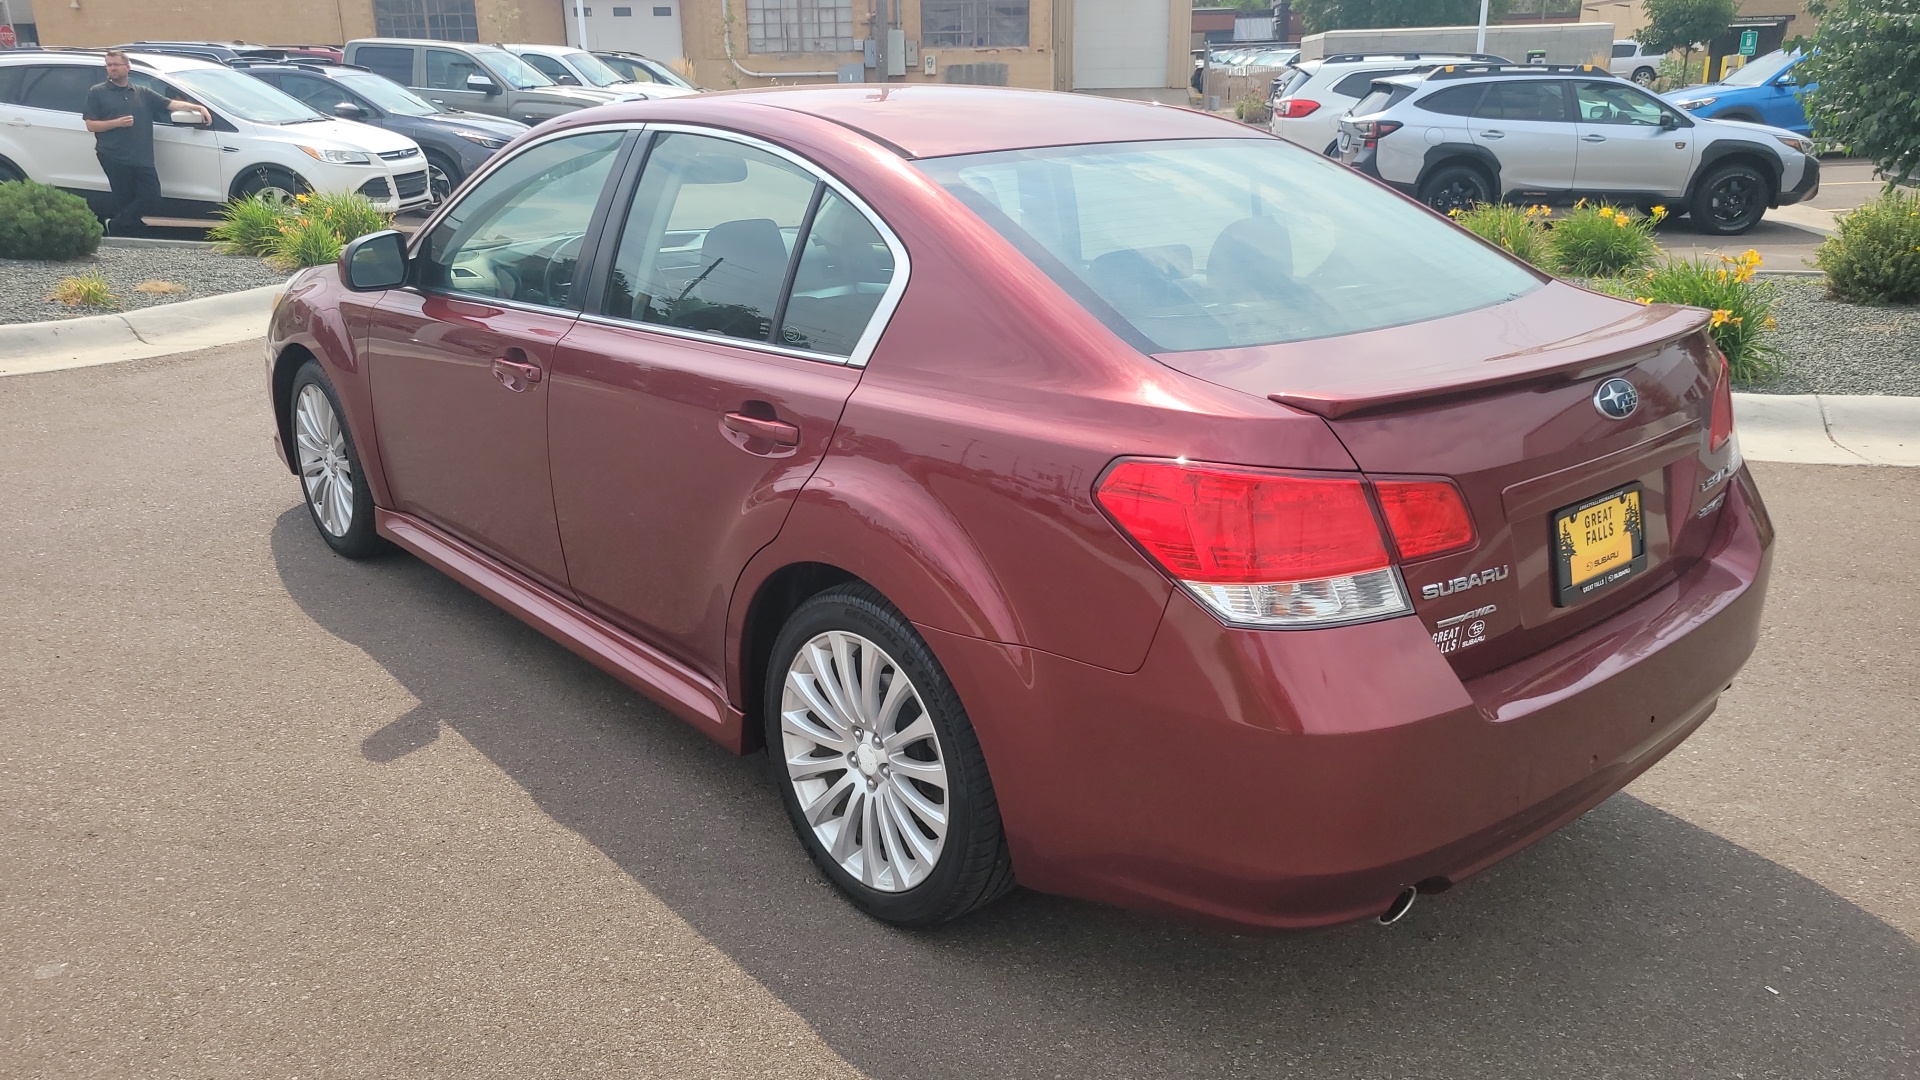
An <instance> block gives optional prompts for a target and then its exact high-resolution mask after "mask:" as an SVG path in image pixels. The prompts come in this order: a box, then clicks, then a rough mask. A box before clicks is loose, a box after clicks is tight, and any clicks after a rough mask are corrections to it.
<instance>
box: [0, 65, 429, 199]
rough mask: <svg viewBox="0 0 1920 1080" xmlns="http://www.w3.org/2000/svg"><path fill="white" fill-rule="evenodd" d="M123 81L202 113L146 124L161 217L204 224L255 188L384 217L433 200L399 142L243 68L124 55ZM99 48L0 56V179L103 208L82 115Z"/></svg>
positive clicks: (415, 155) (421, 161)
mask: <svg viewBox="0 0 1920 1080" xmlns="http://www.w3.org/2000/svg"><path fill="white" fill-rule="evenodd" d="M127 59H128V60H129V61H130V62H131V63H132V66H133V74H132V75H131V79H132V81H133V82H134V84H135V85H137V86H144V87H147V88H148V89H150V90H152V91H154V92H155V93H157V94H159V95H161V96H162V97H166V98H169V99H172V100H176V101H178V100H186V101H195V102H199V103H200V104H202V105H205V106H206V107H207V109H208V110H209V111H211V112H212V114H213V123H212V124H210V125H208V124H202V123H201V122H200V117H199V114H198V113H185V112H182V113H175V114H174V119H173V122H172V123H170V124H169V123H162V124H156V125H154V131H153V157H154V165H155V168H156V169H157V170H158V172H159V174H160V194H161V196H162V197H163V198H164V199H165V200H166V201H165V203H163V207H164V209H163V211H162V212H163V213H167V214H169V215H170V216H183V217H203V216H208V215H210V214H212V213H214V212H216V211H217V210H218V209H219V208H220V207H221V206H222V205H223V204H225V203H226V202H227V201H228V200H229V199H236V198H245V197H246V196H248V195H253V194H256V193H260V192H266V193H269V194H277V195H281V196H291V195H295V194H298V193H299V192H302V191H357V192H359V193H360V194H362V195H365V196H366V197H367V198H368V199H370V200H371V201H372V202H373V204H374V205H375V206H377V207H379V208H380V209H381V210H384V211H386V212H388V213H398V212H400V211H403V210H410V209H412V208H414V207H417V206H424V205H426V204H428V203H429V202H431V201H432V199H433V195H432V193H431V191H430V190H429V188H428V184H427V159H426V158H425V157H424V156H423V155H422V154H421V152H420V147H419V146H418V145H417V144H416V143H414V141H413V140H412V139H409V138H407V137H406V136H404V135H396V134H394V133H392V132H389V131H382V130H381V129H379V128H376V127H371V126H369V125H366V124H357V123H354V122H353V121H351V120H340V119H336V118H334V117H330V116H322V115H321V114H320V113H317V112H315V111H313V110H312V109H310V108H308V107H307V106H306V105H305V104H303V103H302V102H300V101H298V100H296V99H294V98H292V97H289V96H287V95H286V94H283V93H281V92H280V91H278V90H276V89H274V88H273V87H271V86H268V85H267V84H266V83H264V82H261V81H260V80H259V79H256V78H253V77H252V76H250V75H247V74H245V73H244V72H240V71H235V70H234V69H232V68H228V67H222V66H221V65H219V64H213V63H208V62H207V61H205V60H194V59H189V58H187V57H181V56H163V55H160V54H157V53H138V52H135V53H129V54H128V57H127ZM106 77H107V73H106V68H105V67H104V66H103V64H102V61H101V58H100V54H99V53H97V52H77V51H76V52H68V51H64V50H63V51H59V52H41V51H37V50H29V51H20V52H0V180H20V179H26V180H36V181H38V182H40V183H43V184H50V185H52V186H54V187H58V188H64V189H66V190H67V191H70V192H73V193H74V194H76V195H79V196H81V197H83V198H87V199H88V201H89V202H92V203H95V204H97V205H96V207H95V208H96V209H102V208H104V206H105V205H106V202H107V198H108V191H109V189H108V186H107V177H106V174H105V173H103V172H101V171H100V162H99V160H98V159H97V158H95V157H94V152H93V147H94V138H93V135H91V134H90V133H89V132H88V131H87V126H86V122H85V121H84V120H83V119H82V118H81V115H80V114H81V111H82V110H83V109H84V108H85V107H86V101H87V91H88V90H89V89H90V88H92V87H93V86H94V84H96V83H100V82H104V81H105V80H106Z"/></svg>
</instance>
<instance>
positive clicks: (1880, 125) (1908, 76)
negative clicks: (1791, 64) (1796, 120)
mask: <svg viewBox="0 0 1920 1080" xmlns="http://www.w3.org/2000/svg"><path fill="white" fill-rule="evenodd" d="M1807 10H1808V11H1810V12H1812V13H1813V15H1814V17H1815V18H1817V19H1819V20H1820V32H1819V33H1818V34H1817V35H1816V36H1815V37H1814V53H1813V56H1812V58H1811V59H1809V60H1808V61H1807V63H1806V66H1805V69H1806V72H1807V74H1806V75H1804V76H1802V77H1801V81H1802V82H1817V83H1819V84H1820V85H1819V87H1818V88H1817V89H1816V90H1814V91H1813V93H1812V94H1811V95H1810V98H1811V102H1810V104H1811V108H1810V109H1809V110H1808V111H1809V113H1810V114H1811V115H1812V117H1813V122H1814V130H1815V131H1816V132H1817V133H1818V134H1819V135H1820V137H1821V138H1823V139H1832V140H1834V141H1835V142H1838V143H1841V144H1843V145H1845V146H1847V147H1848V148H1850V149H1851V150H1852V152H1853V153H1856V154H1859V155H1861V156H1862V157H1867V158H1871V159H1872V160H1873V163H1874V164H1875V165H1876V166H1878V167H1879V169H1880V173H1881V175H1883V176H1885V177H1886V178H1887V180H1888V183H1889V184H1890V185H1891V184H1894V183H1900V182H1903V181H1907V180H1911V179H1913V178H1914V176H1915V175H1916V174H1920V123H1916V122H1915V121H1914V117H1915V116H1920V0H1814V2H1813V3H1810V4H1808V5H1807Z"/></svg>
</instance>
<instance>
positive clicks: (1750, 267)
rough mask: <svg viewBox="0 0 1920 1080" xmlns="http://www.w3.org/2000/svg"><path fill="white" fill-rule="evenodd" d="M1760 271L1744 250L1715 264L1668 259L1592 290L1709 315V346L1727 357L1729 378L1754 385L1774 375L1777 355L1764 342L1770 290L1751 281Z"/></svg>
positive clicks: (1770, 324) (1769, 324) (1769, 323)
mask: <svg viewBox="0 0 1920 1080" xmlns="http://www.w3.org/2000/svg"><path fill="white" fill-rule="evenodd" d="M1759 268H1760V253H1759V252H1757V251H1752V250H1749V251H1748V252H1747V253H1746V254H1744V255H1741V256H1738V257H1734V256H1729V255H1722V256H1720V257H1719V258H1718V259H1715V260H1709V259H1699V260H1695V261H1682V260H1679V259H1673V260H1669V261H1668V262H1667V264H1666V265H1665V266H1661V267H1656V268H1654V269H1652V270H1647V271H1644V272H1642V273H1638V274H1629V275H1626V276H1623V277H1615V278H1603V279H1600V280H1598V281H1595V282H1594V283H1593V287H1594V288H1596V289H1599V290H1600V291H1601V292H1606V293H1611V294H1612V295H1614V296H1620V297H1626V298H1628V299H1632V300H1638V301H1639V302H1641V303H1643V304H1686V305H1688V306H1690V307H1699V308H1706V309H1707V310H1708V311H1711V312H1713V321H1712V323H1711V324H1710V326H1711V329H1710V332H1711V333H1712V334H1713V343H1714V344H1715V345H1717V346H1719V348H1720V351H1721V352H1723V353H1725V354H1726V356H1727V366H1728V367H1730V368H1732V369H1733V377H1734V379H1735V380H1736V381H1738V382H1742V383H1756V382H1764V381H1765V380H1767V379H1769V378H1771V377H1772V376H1773V374H1774V372H1775V371H1776V370H1777V369H1778V368H1777V363H1776V361H1777V359H1778V357H1779V355H1780V349H1779V347H1778V346H1776V345H1774V344H1773V342H1772V341H1770V340H1768V336H1769V335H1771V334H1772V333H1773V329H1774V321H1773V302H1774V287H1773V285H1772V284H1771V283H1769V282H1764V281H1755V280H1753V275H1754V272H1755V271H1756V270H1758V269H1759Z"/></svg>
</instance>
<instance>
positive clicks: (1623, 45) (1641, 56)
mask: <svg viewBox="0 0 1920 1080" xmlns="http://www.w3.org/2000/svg"><path fill="white" fill-rule="evenodd" d="M1664 59H1666V54H1665V53H1654V52H1648V51H1647V48H1646V46H1644V45H1642V44H1640V43H1639V42H1637V41H1635V40H1633V39H1632V38H1620V39H1619V40H1617V41H1615V42H1614V43H1613V59H1611V60H1609V61H1607V70H1608V71H1611V72H1613V73H1614V74H1615V75H1618V76H1620V77H1621V78H1623V79H1632V80H1633V81H1634V82H1637V83H1639V84H1640V85H1641V86H1652V85H1653V80H1654V76H1656V75H1658V74H1660V61H1662V60H1664Z"/></svg>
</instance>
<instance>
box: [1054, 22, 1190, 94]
mask: <svg viewBox="0 0 1920 1080" xmlns="http://www.w3.org/2000/svg"><path fill="white" fill-rule="evenodd" d="M1166 84H1167V0H1079V2H1078V3H1076V4H1074V6H1073V88H1074V89H1075V90H1134V89H1140V88H1144V87H1156V86H1165V85H1166Z"/></svg>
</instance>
